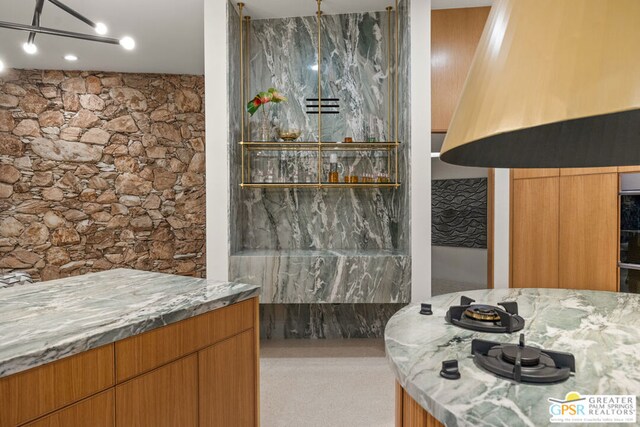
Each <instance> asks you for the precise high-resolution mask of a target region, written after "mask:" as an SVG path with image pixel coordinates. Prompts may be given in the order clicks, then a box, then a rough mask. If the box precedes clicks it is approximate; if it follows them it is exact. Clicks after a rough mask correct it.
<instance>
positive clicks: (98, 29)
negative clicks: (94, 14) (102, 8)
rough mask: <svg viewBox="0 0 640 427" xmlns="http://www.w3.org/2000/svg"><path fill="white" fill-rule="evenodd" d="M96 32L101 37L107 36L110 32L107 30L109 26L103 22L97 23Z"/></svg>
mask: <svg viewBox="0 0 640 427" xmlns="http://www.w3.org/2000/svg"><path fill="white" fill-rule="evenodd" d="M94 30H96V33H98V34H100V35H101V36H104V35H105V34H107V31H109V30H108V29H107V26H106V25H104V24H103V23H102V22H96V26H95V27H94Z"/></svg>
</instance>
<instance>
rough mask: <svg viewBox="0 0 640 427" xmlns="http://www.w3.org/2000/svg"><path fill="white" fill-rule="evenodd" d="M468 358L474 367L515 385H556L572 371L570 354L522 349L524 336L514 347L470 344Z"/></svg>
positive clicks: (488, 342)
mask: <svg viewBox="0 0 640 427" xmlns="http://www.w3.org/2000/svg"><path fill="white" fill-rule="evenodd" d="M471 354H473V358H474V360H475V361H476V363H477V364H478V366H480V367H482V368H484V369H486V370H487V371H489V372H492V373H494V374H496V375H498V376H501V377H505V378H510V379H512V380H515V381H517V382H528V383H539V384H542V383H544V384H547V383H557V382H560V381H564V380H566V379H567V378H569V375H570V374H571V372H575V371H576V362H575V359H574V357H573V355H572V354H571V353H563V352H559V351H549V350H544V349H540V348H535V347H528V346H526V345H524V334H520V342H519V343H518V344H501V343H497V342H492V341H485V340H478V339H476V340H473V341H472V342H471Z"/></svg>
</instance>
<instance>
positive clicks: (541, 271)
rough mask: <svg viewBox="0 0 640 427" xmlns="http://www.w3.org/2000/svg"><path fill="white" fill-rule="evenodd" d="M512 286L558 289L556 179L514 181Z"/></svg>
mask: <svg viewBox="0 0 640 427" xmlns="http://www.w3.org/2000/svg"><path fill="white" fill-rule="evenodd" d="M512 185H513V192H512V195H513V196H512V218H513V221H512V225H511V234H512V236H511V239H512V243H511V245H512V246H511V287H513V288H557V287H558V262H559V260H558V228H559V222H558V213H559V194H560V193H559V191H560V183H559V180H558V178H557V177H556V178H538V179H521V180H514V181H513V183H512Z"/></svg>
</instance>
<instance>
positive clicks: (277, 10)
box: [234, 0, 492, 19]
mask: <svg viewBox="0 0 640 427" xmlns="http://www.w3.org/2000/svg"><path fill="white" fill-rule="evenodd" d="M243 1H244V3H245V15H250V16H251V19H270V18H286V17H290V16H311V15H315V13H316V9H317V3H316V0H243ZM414 1H424V0H414ZM235 3H236V2H234V4H235ZM491 3H492V0H431V8H432V9H450V8H461V7H477V6H491ZM394 5H395V0H348V1H347V0H322V12H323V13H325V14H327V15H336V14H339V13H354V12H370V11H381V10H385V8H386V7H387V6H394Z"/></svg>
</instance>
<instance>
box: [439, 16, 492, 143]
mask: <svg viewBox="0 0 640 427" xmlns="http://www.w3.org/2000/svg"><path fill="white" fill-rule="evenodd" d="M490 9H491V8H490V7H469V8H461V9H439V10H433V11H432V12H431V130H432V132H442V133H443V132H446V131H447V130H448V129H449V123H450V122H451V117H452V116H453V112H454V111H455V109H456V106H457V105H458V100H459V99H460V95H461V93H462V88H463V87H464V82H465V80H466V79H467V74H468V73H469V68H470V67H471V61H472V60H473V56H474V54H475V52H476V47H477V46H478V42H479V41H480V36H481V35H482V30H483V29H484V25H485V23H486V21H487V17H488V16H489V10H490Z"/></svg>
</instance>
